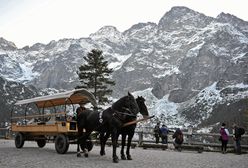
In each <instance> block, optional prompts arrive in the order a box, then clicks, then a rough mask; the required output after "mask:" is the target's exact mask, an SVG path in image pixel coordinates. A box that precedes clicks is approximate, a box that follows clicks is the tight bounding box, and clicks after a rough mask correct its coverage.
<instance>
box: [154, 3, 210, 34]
mask: <svg viewBox="0 0 248 168" xmlns="http://www.w3.org/2000/svg"><path fill="white" fill-rule="evenodd" d="M212 20H213V18H211V17H208V16H206V15H204V14H202V13H199V12H196V11H194V10H192V9H189V8H187V7H184V6H176V7H172V8H171V10H170V11H168V12H166V13H165V15H164V16H163V17H162V18H161V19H160V21H159V23H158V26H159V28H160V29H167V30H175V29H181V28H182V27H198V28H203V27H205V26H206V25H208V24H209V23H210V22H211V21H212Z"/></svg>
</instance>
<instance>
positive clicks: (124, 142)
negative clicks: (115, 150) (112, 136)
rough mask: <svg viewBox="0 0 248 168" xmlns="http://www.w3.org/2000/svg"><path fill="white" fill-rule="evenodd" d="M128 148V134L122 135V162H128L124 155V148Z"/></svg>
mask: <svg viewBox="0 0 248 168" xmlns="http://www.w3.org/2000/svg"><path fill="white" fill-rule="evenodd" d="M125 146H126V134H125V133H122V134H121V159H122V160H127V158H126V156H125V154H124V148H125Z"/></svg>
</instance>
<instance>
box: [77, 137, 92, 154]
mask: <svg viewBox="0 0 248 168" xmlns="http://www.w3.org/2000/svg"><path fill="white" fill-rule="evenodd" d="M80 148H81V149H82V150H84V146H83V144H80ZM86 148H87V150H88V152H89V151H91V150H92V148H93V143H92V141H91V140H90V139H87V141H86Z"/></svg>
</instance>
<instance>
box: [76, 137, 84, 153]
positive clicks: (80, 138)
mask: <svg viewBox="0 0 248 168" xmlns="http://www.w3.org/2000/svg"><path fill="white" fill-rule="evenodd" d="M82 136H83V134H82V133H79V134H78V139H77V157H81V153H80V147H79V146H80V144H81V143H82V138H83V137H82Z"/></svg>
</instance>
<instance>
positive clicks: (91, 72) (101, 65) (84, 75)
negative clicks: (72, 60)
mask: <svg viewBox="0 0 248 168" xmlns="http://www.w3.org/2000/svg"><path fill="white" fill-rule="evenodd" d="M83 59H84V60H85V64H83V65H81V66H80V67H79V71H78V72H77V74H78V77H79V80H80V83H81V85H80V86H77V87H76V88H85V89H88V90H90V91H91V92H92V93H93V95H94V96H95V97H96V99H97V101H98V103H99V105H104V104H106V103H109V102H110V101H109V99H108V98H107V95H111V93H112V90H111V89H110V86H112V85H115V82H114V81H112V80H111V79H110V75H111V73H112V72H113V69H111V68H108V61H105V60H104V57H103V55H102V51H101V50H98V49H93V50H91V51H90V52H89V53H88V54H87V56H84V57H83Z"/></svg>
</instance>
